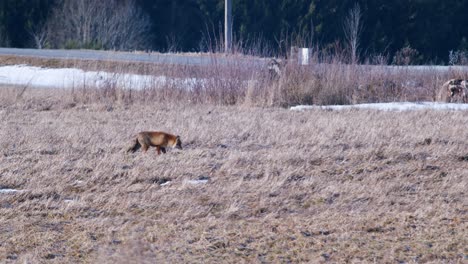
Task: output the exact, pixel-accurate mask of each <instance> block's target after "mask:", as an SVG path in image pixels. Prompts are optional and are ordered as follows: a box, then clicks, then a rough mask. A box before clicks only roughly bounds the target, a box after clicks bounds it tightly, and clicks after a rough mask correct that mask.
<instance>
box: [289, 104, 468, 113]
mask: <svg viewBox="0 0 468 264" xmlns="http://www.w3.org/2000/svg"><path fill="white" fill-rule="evenodd" d="M290 109H291V110H293V111H304V110H314V109H325V110H349V109H375V110H381V111H410V110H428V109H431V110H468V104H454V103H437V102H418V103H410V102H395V103H374V104H355V105H324V106H319V105H298V106H293V107H291V108H290Z"/></svg>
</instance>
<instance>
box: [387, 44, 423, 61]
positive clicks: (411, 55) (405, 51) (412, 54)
mask: <svg viewBox="0 0 468 264" xmlns="http://www.w3.org/2000/svg"><path fill="white" fill-rule="evenodd" d="M418 61H419V52H418V51H417V50H416V49H414V48H412V47H411V46H410V45H407V46H405V47H403V48H402V49H400V50H399V51H397V52H396V54H395V56H394V57H393V64H395V65H412V64H417V63H418Z"/></svg>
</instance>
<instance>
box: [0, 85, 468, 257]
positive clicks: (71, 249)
mask: <svg viewBox="0 0 468 264" xmlns="http://www.w3.org/2000/svg"><path fill="white" fill-rule="evenodd" d="M75 99H76V98H74V97H73V96H72V94H70V92H64V91H60V90H52V91H51V90H20V89H17V88H5V87H3V88H1V89H0V122H1V123H0V126H1V130H0V188H14V189H18V190H21V192H18V193H14V194H12V193H10V194H0V262H6V263H14V262H24V263H42V262H47V263H77V262H88V263H159V262H162V263H224V262H225V263H243V262H244V263H298V262H309V263H317V262H331V263H344V262H349V263H463V262H465V261H467V259H468V249H467V245H468V241H467V227H468V222H467V198H466V197H467V196H466V195H467V194H466V190H467V180H468V178H467V176H468V175H467V174H468V133H466V129H467V124H468V115H467V112H466V111H465V112H453V111H447V112H445V111H430V110H428V111H413V112H379V111H367V110H352V111H342V112H336V111H324V110H314V111H307V112H291V111H288V110H286V109H280V108H246V107H242V106H216V105H213V104H205V105H193V104H191V105H184V104H183V103H181V104H172V105H171V104H164V103H141V104H133V105H126V104H117V103H114V104H106V103H98V102H94V103H89V104H83V103H82V102H77V101H76V100H75ZM149 129H154V130H164V131H168V132H172V133H177V134H179V135H181V137H182V139H183V143H184V150H183V151H178V150H172V151H171V150H169V151H168V153H167V154H165V155H160V156H157V155H156V153H155V151H154V150H153V151H151V152H148V153H147V154H143V153H141V152H137V153H135V154H132V155H129V154H126V153H125V152H124V150H125V148H126V147H128V146H129V144H130V141H131V139H132V137H133V135H134V134H135V133H137V132H138V131H140V130H149ZM196 179H207V180H208V182H207V183H205V184H203V183H200V184H192V183H190V182H189V181H190V180H196ZM168 181H170V182H168ZM164 183H167V184H165V185H164ZM161 184H163V185H161Z"/></svg>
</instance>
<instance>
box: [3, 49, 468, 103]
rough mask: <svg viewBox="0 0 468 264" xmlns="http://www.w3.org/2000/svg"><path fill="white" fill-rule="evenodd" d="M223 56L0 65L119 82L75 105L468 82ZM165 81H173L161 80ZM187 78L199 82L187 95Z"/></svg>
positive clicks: (310, 99) (273, 98) (407, 92)
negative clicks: (180, 61)
mask: <svg viewBox="0 0 468 264" xmlns="http://www.w3.org/2000/svg"><path fill="white" fill-rule="evenodd" d="M109 56H111V55H109ZM206 56H210V55H206ZM317 56H318V55H317ZM220 57H222V55H220V54H212V56H211V57H210V58H211V59H212V64H211V65H206V66H190V65H189V66H184V65H170V64H151V63H132V62H115V61H92V60H56V59H41V58H28V57H14V56H0V64H1V65H10V64H20V63H24V64H28V65H35V66H45V67H52V68H62V67H71V68H80V69H83V70H85V71H97V72H102V71H105V72H112V73H113V74H114V75H113V76H114V80H111V81H109V82H106V84H105V85H103V86H100V87H98V88H100V89H98V90H96V89H94V88H96V87H94V86H93V83H94V82H93V81H92V80H90V81H89V83H88V84H86V85H85V86H78V87H74V88H75V89H73V93H74V95H73V102H74V103H84V104H88V103H96V102H99V103H101V102H105V103H106V104H111V105H114V104H116V103H117V104H133V103H140V102H158V103H160V102H161V103H164V102H181V101H183V102H190V103H192V104H215V105H242V106H255V107H272V106H273V107H278V106H279V107H287V106H292V105H297V104H317V105H329V104H357V103H375V102H393V101H447V93H446V92H445V91H443V90H442V89H441V86H442V84H443V83H444V82H445V81H447V80H448V79H451V78H461V79H468V70H467V68H461V67H453V68H450V69H449V70H448V71H447V70H439V69H437V68H436V67H430V66H428V67H425V68H419V69H415V68H411V67H390V66H387V65H383V64H382V65H347V64H344V63H343V62H342V61H343V59H342V58H341V57H340V56H336V55H335V56H331V55H330V56H325V57H323V58H318V57H314V58H312V59H311V61H312V63H311V65H309V66H305V67H304V66H299V65H297V63H294V62H291V61H290V62H289V63H286V62H282V63H281V69H282V74H281V76H277V75H275V74H272V73H271V72H269V71H268V69H267V66H266V62H267V61H268V60H265V59H264V60H263V61H262V60H260V59H252V58H251V57H245V56H244V57H237V56H233V57H231V58H230V59H229V60H224V61H223V60H222V59H219V58H220ZM224 59H226V58H224ZM126 73H136V74H142V75H148V76H154V81H153V82H152V83H151V84H150V85H149V86H148V87H143V88H142V89H140V90H139V91H135V89H132V88H135V87H132V84H129V85H126V87H118V86H117V85H116V84H117V81H116V80H118V79H119V77H122V76H123V74H126ZM161 76H164V77H167V78H168V80H169V81H166V82H164V83H161V82H158V81H157V80H158V78H160V77H161ZM4 77H6V78H7V76H4ZM151 80H153V79H151ZM186 80H189V82H193V83H195V84H193V85H192V86H191V88H190V89H188V88H187V81H186ZM140 88H141V87H140Z"/></svg>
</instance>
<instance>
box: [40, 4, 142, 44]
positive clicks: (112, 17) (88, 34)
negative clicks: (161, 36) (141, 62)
mask: <svg viewBox="0 0 468 264" xmlns="http://www.w3.org/2000/svg"><path fill="white" fill-rule="evenodd" d="M150 25H151V24H150V20H149V17H148V16H147V15H146V14H145V13H144V12H143V11H142V10H141V9H139V8H138V7H137V6H136V4H135V2H134V0H125V1H117V0H108V1H95V0H76V1H75V0H65V1H61V2H60V3H59V4H58V6H57V7H56V8H55V10H54V11H53V13H52V16H51V18H50V19H49V20H48V22H47V23H46V25H45V27H46V28H45V30H48V31H49V33H48V42H49V43H50V45H51V46H52V47H54V48H64V47H65V48H103V49H116V50H131V49H145V48H146V47H147V45H148V41H149V35H148V34H149V29H150ZM41 35H42V33H39V34H35V36H38V37H41Z"/></svg>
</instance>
